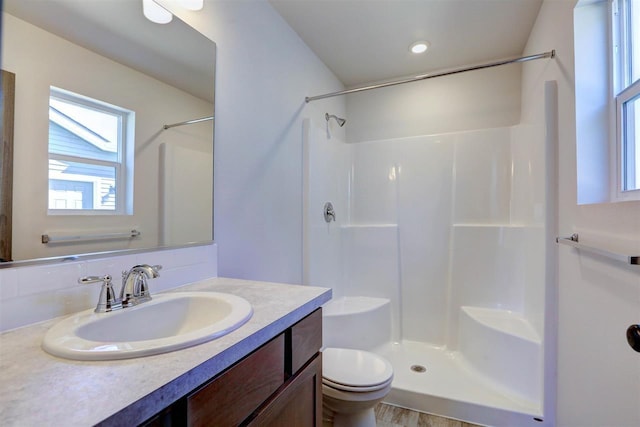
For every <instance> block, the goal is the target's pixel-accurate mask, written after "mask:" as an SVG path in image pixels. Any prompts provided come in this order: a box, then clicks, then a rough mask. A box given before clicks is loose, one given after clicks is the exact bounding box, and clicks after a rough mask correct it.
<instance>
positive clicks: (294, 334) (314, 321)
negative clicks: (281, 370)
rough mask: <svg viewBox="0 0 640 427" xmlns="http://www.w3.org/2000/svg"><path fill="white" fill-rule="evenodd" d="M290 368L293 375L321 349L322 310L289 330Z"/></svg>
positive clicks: (290, 373)
mask: <svg viewBox="0 0 640 427" xmlns="http://www.w3.org/2000/svg"><path fill="white" fill-rule="evenodd" d="M290 345H291V351H290V354H291V366H290V368H289V369H287V373H288V374H289V375H293V374H295V373H296V372H298V370H299V369H300V368H302V366H304V365H305V364H306V363H307V362H308V361H309V360H310V359H311V358H312V357H313V356H314V355H315V354H316V353H317V352H318V351H319V350H320V347H322V309H321V308H319V309H318V310H316V311H314V312H313V313H311V314H310V315H308V316H307V317H305V318H304V319H302V320H301V321H299V322H298V323H296V324H295V325H293V326H292V327H291V329H290Z"/></svg>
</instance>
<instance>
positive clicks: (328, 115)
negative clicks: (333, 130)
mask: <svg viewBox="0 0 640 427" xmlns="http://www.w3.org/2000/svg"><path fill="white" fill-rule="evenodd" d="M324 118H325V119H326V120H327V122H328V121H329V119H331V118H334V119H336V122H337V123H338V125H339V126H340V127H342V126H344V124H345V123H347V121H346V120H345V119H341V118H340V117H338V116H335V115H333V114H329V113H324Z"/></svg>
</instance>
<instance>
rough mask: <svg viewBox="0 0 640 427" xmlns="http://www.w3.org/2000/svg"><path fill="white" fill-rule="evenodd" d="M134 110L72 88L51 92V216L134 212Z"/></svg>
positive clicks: (52, 90) (49, 204)
mask: <svg viewBox="0 0 640 427" xmlns="http://www.w3.org/2000/svg"><path fill="white" fill-rule="evenodd" d="M133 118H134V115H133V112H131V111H128V110H125V109H123V108H120V107H116V106H113V105H109V104H106V103H104V102H101V101H97V100H94V99H90V98H87V97H84V96H81V95H77V94H74V93H71V92H68V91H64V90H61V89H57V88H51V92H50V96H49V202H48V206H49V214H54V215H55V214H106V215H114V214H120V215H122V214H131V213H132V206H131V203H127V201H128V200H131V199H132V197H131V196H130V193H131V190H132V188H133V183H132V176H133V174H132V173H131V172H132V164H133V162H132V161H128V160H130V158H131V155H132V152H133V151H132V147H133V140H132V139H133V138H132V137H131V135H133V132H132V127H133V122H134V120H133Z"/></svg>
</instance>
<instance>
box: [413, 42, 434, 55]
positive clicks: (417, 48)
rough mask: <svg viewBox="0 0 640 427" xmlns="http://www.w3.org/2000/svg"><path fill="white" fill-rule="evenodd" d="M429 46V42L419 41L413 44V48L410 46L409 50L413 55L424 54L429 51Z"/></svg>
mask: <svg viewBox="0 0 640 427" xmlns="http://www.w3.org/2000/svg"><path fill="white" fill-rule="evenodd" d="M429 45H430V44H429V42H425V41H418V42H415V43H412V44H411V46H409V50H410V51H411V53H416V54H418V53H424V52H426V51H427V49H429Z"/></svg>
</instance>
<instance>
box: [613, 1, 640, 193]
mask: <svg viewBox="0 0 640 427" xmlns="http://www.w3.org/2000/svg"><path fill="white" fill-rule="evenodd" d="M626 4H627V0H612V2H611V5H612V6H611V7H612V12H611V27H612V31H611V64H612V66H611V68H612V73H611V76H612V79H611V80H612V81H611V92H612V96H611V100H612V101H611V104H612V110H613V113H612V117H613V120H614V123H615V126H613V127H614V129H615V136H614V137H613V139H614V141H615V144H612V146H613V147H614V149H615V154H614V153H612V156H611V157H612V159H613V161H614V162H615V164H614V165H612V168H611V171H612V174H613V175H614V176H613V177H612V179H611V181H612V184H613V186H614V188H613V189H612V199H613V201H630V200H640V188H638V189H631V190H625V189H624V188H625V175H626V174H627V172H628V170H627V165H626V161H625V153H626V151H625V144H626V138H625V136H626V134H627V130H628V128H627V127H626V126H625V125H626V122H625V109H626V103H627V102H628V101H631V100H633V99H634V98H636V97H638V96H639V95H640V79H637V80H636V81H635V82H632V81H631V79H632V69H631V67H632V65H631V53H630V52H631V51H632V41H631V31H630V20H631V17H630V16H629V15H630V14H629V9H628V8H627V7H625V6H626ZM638 114H640V111H639V112H638ZM639 148H640V138H639V139H638V140H636V141H635V149H636V150H637V149H639ZM634 167H635V171H636V173H638V171H640V164H634Z"/></svg>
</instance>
